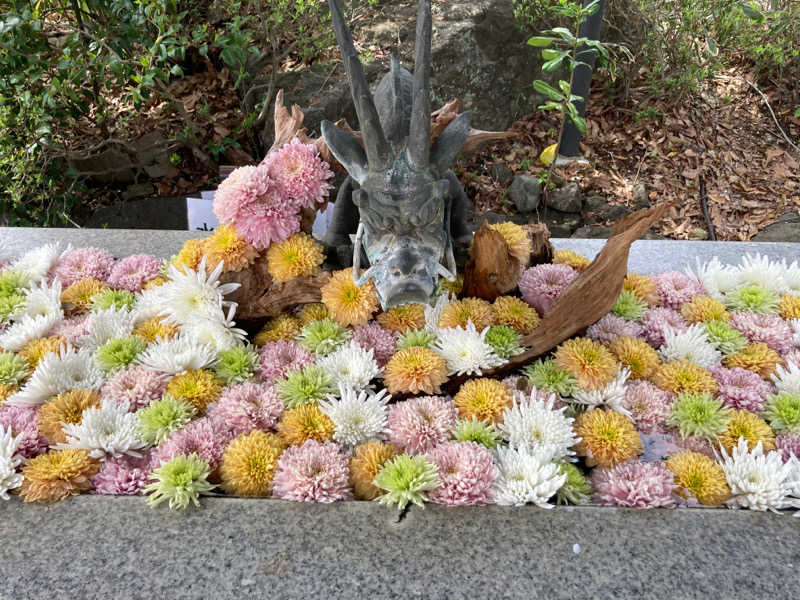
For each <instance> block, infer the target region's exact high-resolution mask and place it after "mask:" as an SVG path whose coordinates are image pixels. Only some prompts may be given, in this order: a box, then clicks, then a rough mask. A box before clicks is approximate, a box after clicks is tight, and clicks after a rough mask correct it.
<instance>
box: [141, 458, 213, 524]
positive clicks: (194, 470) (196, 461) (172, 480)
mask: <svg viewBox="0 0 800 600" xmlns="http://www.w3.org/2000/svg"><path fill="white" fill-rule="evenodd" d="M210 474H211V468H210V467H209V465H208V463H207V462H206V461H204V460H203V459H202V458H200V457H199V456H197V455H196V454H189V455H184V454H178V455H177V456H175V457H174V458H172V459H170V460H169V461H167V462H165V463H164V464H162V465H161V466H160V467H158V468H156V469H154V470H153V472H152V473H151V474H150V479H151V480H153V482H152V483H151V484H150V485H148V486H147V487H146V488H145V489H144V491H145V493H147V494H150V496H149V498H148V500H149V502H150V505H151V506H158V505H159V504H161V503H162V502H164V501H165V500H167V501H168V502H169V507H170V509H173V510H175V509H180V510H184V509H186V508H188V507H189V504H194V505H195V506H200V496H201V495H203V494H207V493H208V492H210V491H211V490H213V489H214V488H215V487H216V486H215V485H212V484H210V483H209V482H208V476H209V475H210Z"/></svg>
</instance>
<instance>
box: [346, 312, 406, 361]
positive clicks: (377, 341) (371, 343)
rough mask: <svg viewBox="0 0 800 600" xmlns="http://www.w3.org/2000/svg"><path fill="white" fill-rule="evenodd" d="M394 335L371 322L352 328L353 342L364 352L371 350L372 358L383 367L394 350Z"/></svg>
mask: <svg viewBox="0 0 800 600" xmlns="http://www.w3.org/2000/svg"><path fill="white" fill-rule="evenodd" d="M396 340H397V338H396V336H395V333H394V332H392V331H389V330H388V329H384V328H383V327H381V326H380V325H379V324H378V323H375V322H374V321H371V322H369V323H367V324H366V325H358V326H356V327H353V341H354V342H355V343H356V344H358V345H359V346H361V347H362V348H363V349H364V350H367V351H369V350H372V356H373V357H374V358H375V360H376V361H377V362H378V364H379V365H381V366H383V365H385V364H386V362H387V361H388V360H389V359H390V358H391V357H392V354H394V351H395V349H396V346H397V344H396Z"/></svg>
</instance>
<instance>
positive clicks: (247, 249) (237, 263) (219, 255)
mask: <svg viewBox="0 0 800 600" xmlns="http://www.w3.org/2000/svg"><path fill="white" fill-rule="evenodd" d="M203 255H204V256H205V257H206V270H207V271H209V272H210V271H213V270H214V269H216V268H217V265H219V263H223V266H222V271H223V273H228V272H230V271H234V272H236V271H241V270H242V269H244V268H246V267H248V266H250V265H252V264H253V261H255V259H256V257H258V250H256V249H255V248H254V247H253V245H252V244H250V243H248V242H246V241H245V240H243V239H242V238H240V237H239V236H238V235H236V230H235V229H234V228H233V226H232V225H228V224H223V225H220V226H219V227H217V228H216V229H215V230H214V233H212V234H211V236H210V237H208V238H206V239H205V240H203Z"/></svg>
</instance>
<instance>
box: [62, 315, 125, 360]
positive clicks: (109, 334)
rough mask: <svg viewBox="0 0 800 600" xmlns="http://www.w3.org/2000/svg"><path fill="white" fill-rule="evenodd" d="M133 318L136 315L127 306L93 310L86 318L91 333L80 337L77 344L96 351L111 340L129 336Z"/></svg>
mask: <svg viewBox="0 0 800 600" xmlns="http://www.w3.org/2000/svg"><path fill="white" fill-rule="evenodd" d="M133 320H134V315H133V313H132V312H131V311H130V310H128V309H127V308H119V309H117V308H113V307H111V308H106V309H103V310H97V311H92V312H91V313H89V318H88V319H87V320H86V327H87V330H88V331H89V333H88V334H87V335H84V336H81V337H79V338H78V339H77V340H76V341H75V344H76V345H77V346H78V347H80V348H85V349H86V350H89V351H91V352H95V351H96V350H97V349H98V348H100V347H101V346H103V345H105V344H106V342H108V341H109V340H113V339H114V338H123V337H127V336H129V335H130V333H131V331H133Z"/></svg>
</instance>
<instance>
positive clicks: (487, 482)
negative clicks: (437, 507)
mask: <svg viewBox="0 0 800 600" xmlns="http://www.w3.org/2000/svg"><path fill="white" fill-rule="evenodd" d="M426 456H427V458H428V460H430V461H431V462H432V463H433V464H434V465H435V466H436V468H437V470H438V472H439V481H440V485H439V487H437V488H436V489H434V490H432V491H430V492H429V493H428V500H430V501H431V502H435V503H436V504H444V505H447V506H480V505H483V504H486V503H488V502H491V500H492V499H493V498H494V489H493V487H492V484H493V483H494V481H495V480H496V479H497V476H498V470H497V467H495V466H494V463H493V461H492V454H491V453H490V452H489V451H488V450H487V449H486V448H485V447H484V446H481V445H480V444H475V443H473V442H444V443H443V444H439V445H438V446H436V447H435V448H433V449H432V450H429V451H428V453H427V454H426Z"/></svg>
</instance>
